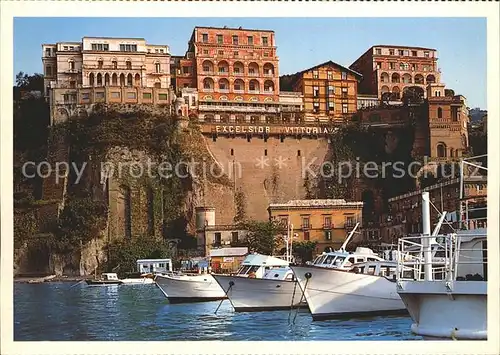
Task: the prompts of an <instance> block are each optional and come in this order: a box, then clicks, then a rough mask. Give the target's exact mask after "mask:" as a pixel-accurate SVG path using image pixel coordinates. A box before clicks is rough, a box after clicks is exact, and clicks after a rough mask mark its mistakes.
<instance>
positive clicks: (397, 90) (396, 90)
mask: <svg viewBox="0 0 500 355" xmlns="http://www.w3.org/2000/svg"><path fill="white" fill-rule="evenodd" d="M392 93H393V96H394V97H395V98H396V99H399V98H400V97H401V89H400V88H399V86H394V87H393V88H392Z"/></svg>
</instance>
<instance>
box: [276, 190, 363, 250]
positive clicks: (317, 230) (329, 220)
mask: <svg viewBox="0 0 500 355" xmlns="http://www.w3.org/2000/svg"><path fill="white" fill-rule="evenodd" d="M362 209H363V202H347V201H346V200H341V199H329V200H292V201H288V202H287V203H276V204H270V205H269V208H268V211H269V217H270V219H271V220H278V221H280V222H281V223H282V224H283V225H288V224H289V223H290V224H291V225H293V231H292V234H294V235H296V238H294V242H296V241H307V240H310V241H315V242H317V245H316V251H315V252H316V253H321V252H323V251H325V249H326V248H329V247H330V248H333V249H337V248H339V247H340V246H341V245H342V243H343V241H344V240H345V238H346V235H347V233H348V232H349V231H350V230H351V229H352V228H353V227H354V226H355V225H356V223H358V222H359V223H360V224H361V213H362ZM358 228H359V227H358Z"/></svg>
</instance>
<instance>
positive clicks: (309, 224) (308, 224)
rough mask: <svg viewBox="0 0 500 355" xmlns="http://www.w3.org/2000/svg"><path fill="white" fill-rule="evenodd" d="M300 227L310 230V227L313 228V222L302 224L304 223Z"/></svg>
mask: <svg viewBox="0 0 500 355" xmlns="http://www.w3.org/2000/svg"><path fill="white" fill-rule="evenodd" d="M300 229H302V230H309V229H312V224H311V223H307V224H302V225H301V226H300Z"/></svg>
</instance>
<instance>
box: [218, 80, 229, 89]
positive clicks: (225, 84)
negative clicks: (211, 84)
mask: <svg viewBox="0 0 500 355" xmlns="http://www.w3.org/2000/svg"><path fill="white" fill-rule="evenodd" d="M219 91H229V80H227V79H226V78H221V79H219Z"/></svg>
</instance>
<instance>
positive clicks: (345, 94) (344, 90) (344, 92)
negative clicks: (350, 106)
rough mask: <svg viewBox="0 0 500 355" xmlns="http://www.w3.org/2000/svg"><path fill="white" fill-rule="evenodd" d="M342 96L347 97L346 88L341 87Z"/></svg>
mask: <svg viewBox="0 0 500 355" xmlns="http://www.w3.org/2000/svg"><path fill="white" fill-rule="evenodd" d="M342 97H343V98H346V97H347V88H342Z"/></svg>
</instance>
